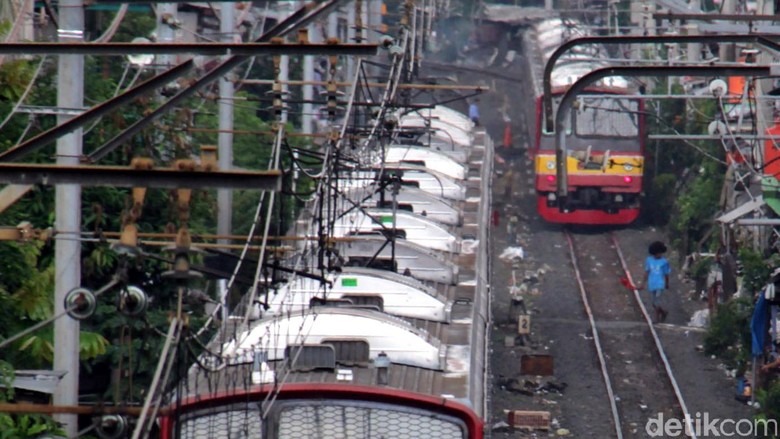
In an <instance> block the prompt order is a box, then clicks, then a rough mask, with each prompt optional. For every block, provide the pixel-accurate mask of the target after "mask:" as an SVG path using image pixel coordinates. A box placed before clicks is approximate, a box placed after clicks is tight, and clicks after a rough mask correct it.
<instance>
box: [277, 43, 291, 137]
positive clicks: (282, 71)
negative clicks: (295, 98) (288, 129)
mask: <svg viewBox="0 0 780 439" xmlns="http://www.w3.org/2000/svg"><path fill="white" fill-rule="evenodd" d="M280 58H281V59H280V62H279V80H280V81H282V101H286V100H287V98H288V96H289V93H290V86H289V85H287V81H289V80H290V56H289V55H282V56H281V57H280ZM279 122H281V123H283V124H284V123H287V110H282V114H281V116H280V117H279Z"/></svg>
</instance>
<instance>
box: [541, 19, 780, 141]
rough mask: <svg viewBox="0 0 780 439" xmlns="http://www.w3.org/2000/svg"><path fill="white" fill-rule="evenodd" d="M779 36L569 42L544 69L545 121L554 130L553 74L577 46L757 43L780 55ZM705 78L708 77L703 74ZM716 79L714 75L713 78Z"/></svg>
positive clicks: (583, 40) (577, 39) (588, 38)
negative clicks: (563, 59)
mask: <svg viewBox="0 0 780 439" xmlns="http://www.w3.org/2000/svg"><path fill="white" fill-rule="evenodd" d="M778 37H779V36H778V35H774V34H751V35H657V36H646V37H645V36H625V37H623V36H621V37H583V38H575V39H573V40H569V41H567V42H565V43H564V44H562V45H561V46H560V47H558V48H557V49H555V52H553V54H552V55H550V59H548V60H547V64H545V66H544V75H543V79H542V87H543V88H544V96H543V97H542V99H543V100H544V105H543V107H544V118H545V122H546V123H545V125H546V126H547V129H554V128H555V127H554V125H553V116H552V80H551V78H552V71H553V69H554V68H555V63H556V62H557V61H558V59H559V58H560V57H561V56H562V55H563V54H564V53H566V52H568V51H569V49H571V48H573V47H576V46H584V45H589V44H605V45H612V44H669V43H707V44H709V43H755V44H759V45H761V46H763V47H765V48H767V49H770V50H774V51H777V52H780V44H778V43H777V42H776V41H775V40H776V39H778ZM701 75H702V76H708V74H706V73H701ZM709 76H712V75H709Z"/></svg>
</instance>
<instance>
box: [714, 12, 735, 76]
mask: <svg viewBox="0 0 780 439" xmlns="http://www.w3.org/2000/svg"><path fill="white" fill-rule="evenodd" d="M736 10H737V2H736V0H723V8H722V9H721V13H722V14H733V13H734V12H735V11H736ZM718 56H719V57H720V60H721V61H723V62H726V61H734V60H736V59H737V57H736V47H735V46H734V44H725V43H721V44H720V47H719V48H718Z"/></svg>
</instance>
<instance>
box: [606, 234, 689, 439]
mask: <svg viewBox="0 0 780 439" xmlns="http://www.w3.org/2000/svg"><path fill="white" fill-rule="evenodd" d="M610 238H611V239H612V244H613V245H614V246H615V251H617V254H618V258H619V259H620V265H621V266H622V267H623V272H624V273H625V274H626V278H627V279H628V281H629V283H630V284H631V285H634V280H633V279H632V278H631V271H630V270H629V269H628V265H627V264H626V259H625V258H624V257H623V251H622V250H620V244H619V243H618V240H617V238H616V237H615V234H614V233H610ZM632 292H633V293H634V299H635V300H636V303H637V305H638V306H639V309H640V310H641V311H642V315H643V316H644V317H645V322H647V326H648V327H649V328H650V334H652V336H653V342H654V343H655V347H656V351H657V352H658V355H659V357H661V362H662V363H663V364H664V369H665V370H666V376H667V377H668V378H669V382H670V383H671V384H672V389H674V395H675V397H676V398H677V403H678V404H680V409H681V410H682V413H683V419H684V420H685V421H684V422H685V424H686V425H685V426H686V429H687V434H688V436H690V437H691V438H692V439H696V432H695V430H694V429H693V425H692V421H693V419H692V418H691V414H690V412H689V411H688V406H687V405H686V404H685V399H684V398H683V396H682V391H681V390H680V386H679V385H678V384H677V380H676V379H675V378H674V373H673V372H672V366H671V364H670V363H669V358H668V357H667V356H666V352H664V348H663V345H662V344H661V339H660V338H658V333H657V332H656V330H655V326H653V321H652V320H651V319H650V314H648V313H647V308H645V304H644V303H642V298H641V297H639V290H638V289H636V288H632Z"/></svg>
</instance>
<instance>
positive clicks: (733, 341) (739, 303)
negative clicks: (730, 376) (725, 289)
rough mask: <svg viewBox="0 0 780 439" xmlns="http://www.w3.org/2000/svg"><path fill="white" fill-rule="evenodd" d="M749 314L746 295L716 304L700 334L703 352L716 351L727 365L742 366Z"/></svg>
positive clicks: (750, 306)
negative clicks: (705, 330)
mask: <svg viewBox="0 0 780 439" xmlns="http://www.w3.org/2000/svg"><path fill="white" fill-rule="evenodd" d="M752 315H753V304H752V302H751V301H750V300H749V299H747V298H739V299H735V300H731V301H729V302H727V303H725V304H721V305H718V308H717V312H716V313H715V315H714V316H712V318H711V321H710V326H709V328H708V329H707V335H706V336H705V337H704V352H705V353H706V354H707V355H717V356H718V357H719V358H721V359H722V360H723V361H724V363H725V364H726V365H727V366H729V367H731V368H737V369H739V370H744V368H745V366H746V364H747V363H748V362H749V360H750V355H751V354H750V343H751V336H750V319H751V317H752Z"/></svg>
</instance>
